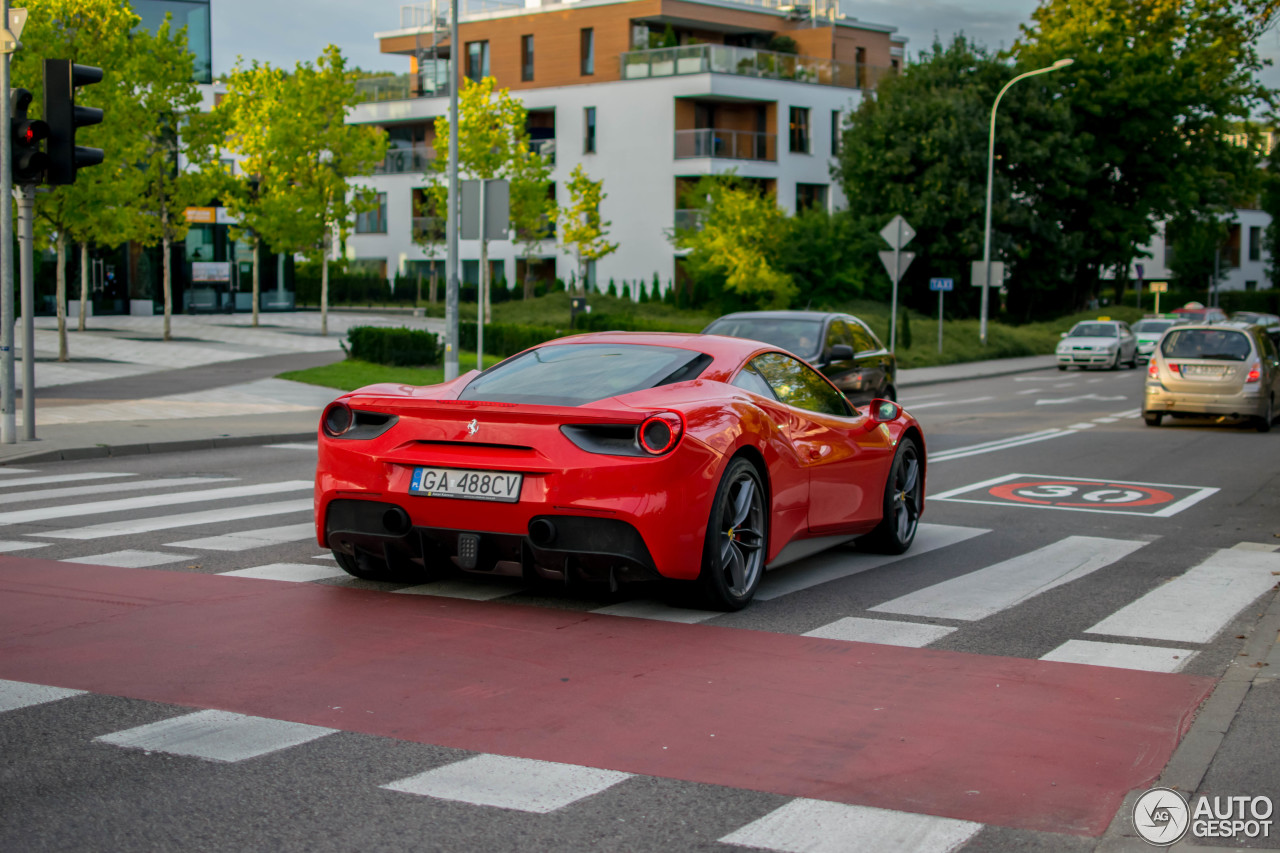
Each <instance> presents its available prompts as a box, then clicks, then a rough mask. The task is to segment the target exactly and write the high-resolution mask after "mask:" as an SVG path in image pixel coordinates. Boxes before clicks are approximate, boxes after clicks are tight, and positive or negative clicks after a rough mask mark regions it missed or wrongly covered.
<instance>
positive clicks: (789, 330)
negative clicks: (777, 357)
mask: <svg viewBox="0 0 1280 853" xmlns="http://www.w3.org/2000/svg"><path fill="white" fill-rule="evenodd" d="M703 333H704V334H707V335H727V336H729V337H731V338H746V339H747V340H750V341H762V342H763V343H766V344H772V345H773V346H775V347H778V348H779V349H784V350H787V351H788V352H793V353H795V354H796V355H798V356H800V357H801V358H809V359H811V358H814V357H815V356H817V355H818V352H819V349H820V347H821V344H822V321H821V320H808V319H803V318H786V317H776V318H771V317H721V318H720V319H719V320H716V321H715V322H714V323H712V324H711V325H710V326H707V328H705V329H703Z"/></svg>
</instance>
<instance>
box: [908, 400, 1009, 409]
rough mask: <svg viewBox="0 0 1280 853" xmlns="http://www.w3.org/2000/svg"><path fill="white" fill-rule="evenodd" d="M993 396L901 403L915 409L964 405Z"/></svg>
mask: <svg viewBox="0 0 1280 853" xmlns="http://www.w3.org/2000/svg"><path fill="white" fill-rule="evenodd" d="M994 399H995V397H962V398H960V399H958V400H938V401H937V402H934V403H920V404H919V405H907V404H906V403H903V406H905V407H906V409H907V411H915V410H916V409H932V408H934V407H935V406H964V405H967V404H969V403H985V402H987V401H988V400H994Z"/></svg>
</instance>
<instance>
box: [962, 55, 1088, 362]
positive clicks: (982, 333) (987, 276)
mask: <svg viewBox="0 0 1280 853" xmlns="http://www.w3.org/2000/svg"><path fill="white" fill-rule="evenodd" d="M1073 62H1075V60H1074V59H1059V60H1058V61H1057V62H1055V63H1053V64H1052V65H1050V66H1048V67H1046V68H1037V69H1036V70H1035V71H1028V72H1026V73H1025V74H1019V75H1018V76H1017V77H1014V78H1013V79H1012V80H1010V81H1009V82H1008V83H1005V84H1004V88H1003V89H1001V90H1000V94H998V95H996V102H995V103H994V104H992V105H991V138H990V141H989V142H988V144H987V222H986V227H985V229H984V231H983V238H982V276H983V278H982V311H981V319H980V320H979V322H978V340H980V341H981V342H982V345H983V346H986V345H987V304H988V299H989V297H988V291H989V290H990V289H991V191H992V181H993V178H994V177H995V165H996V108H997V107H999V106H1000V99H1001V98H1003V97H1004V93H1005V92H1007V91H1009V87H1010V86H1012V85H1013V84H1014V83H1017V82H1018V81H1019V80H1025V79H1027V78H1028V77H1035V76H1036V75H1037V74H1048V73H1049V72H1050V71H1057V70H1058V69H1059V68H1066V67H1067V66H1068V65H1070V64H1071V63H1073Z"/></svg>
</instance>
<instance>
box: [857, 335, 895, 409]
mask: <svg viewBox="0 0 1280 853" xmlns="http://www.w3.org/2000/svg"><path fill="white" fill-rule="evenodd" d="M849 331H850V332H851V333H852V335H853V360H854V362H855V363H856V364H857V365H858V370H859V371H861V373H862V393H861V395H859V397H858V399H857V402H859V403H864V402H870V401H871V400H872V399H873V398H875V397H878V396H880V395H881V394H885V393H888V386H889V385H892V384H893V355H892V354H891V353H890V352H889V350H887V349H886V348H885V346H884V344H882V343H880V339H879V338H877V337H876V336H875V334H874V333H873V332H872V331H871V330H870V329H868V328H867V327H866V326H865V325H864V324H863V323H862V321H860V320H856V319H854V318H852V317H850V318H849Z"/></svg>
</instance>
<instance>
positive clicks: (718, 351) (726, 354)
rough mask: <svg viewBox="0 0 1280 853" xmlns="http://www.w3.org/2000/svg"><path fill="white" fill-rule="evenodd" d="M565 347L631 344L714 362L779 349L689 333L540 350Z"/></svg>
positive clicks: (577, 339) (600, 338) (579, 338)
mask: <svg viewBox="0 0 1280 853" xmlns="http://www.w3.org/2000/svg"><path fill="white" fill-rule="evenodd" d="M564 344H631V345H633V346H659V347H675V348H678V349H687V350H691V351H693V352H702V353H706V354H707V355H709V356H711V357H713V358H717V359H718V358H726V359H733V358H739V359H741V358H746V357H747V356H749V355H751V354H752V353H756V352H764V351H770V352H772V351H774V350H777V349H778V347H775V346H770V345H769V344H766V343H762V342H761V341H753V340H750V339H748V338H730V337H726V336H724V335H700V334H696V333H692V332H591V333H589V334H585V335H574V336H572V337H568V338H559V339H557V340H554V341H547V343H546V344H542V345H541V346H556V345H564Z"/></svg>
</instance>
